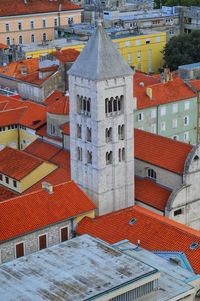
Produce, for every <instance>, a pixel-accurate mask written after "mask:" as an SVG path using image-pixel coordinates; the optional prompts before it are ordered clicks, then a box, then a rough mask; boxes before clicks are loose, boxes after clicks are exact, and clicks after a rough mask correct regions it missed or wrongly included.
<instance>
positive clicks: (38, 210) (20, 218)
mask: <svg viewBox="0 0 200 301" xmlns="http://www.w3.org/2000/svg"><path fill="white" fill-rule="evenodd" d="M94 209H95V205H94V204H93V203H92V201H90V199H89V198H88V197H87V196H86V194H84V192H83V191H82V190H81V189H80V188H78V186H77V185H76V184H75V183H74V182H72V181H71V182H68V183H64V184H59V185H57V186H54V187H53V193H52V194H49V193H48V192H47V191H45V190H44V189H41V190H39V191H36V192H32V193H29V194H25V195H22V196H19V197H17V198H14V199H12V200H7V201H4V202H1V203H0V241H5V240H8V239H12V238H15V237H17V236H19V235H23V234H25V233H28V232H31V231H35V230H38V229H41V228H44V227H47V226H49V225H52V224H54V223H58V222H61V221H63V220H66V219H69V218H72V217H75V216H77V215H80V214H83V213H86V212H88V211H91V210H94Z"/></svg>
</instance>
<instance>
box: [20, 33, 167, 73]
mask: <svg viewBox="0 0 200 301" xmlns="http://www.w3.org/2000/svg"><path fill="white" fill-rule="evenodd" d="M113 42H114V43H115V45H116V47H117V48H118V50H119V52H120V53H121V55H122V56H123V57H124V59H125V60H126V62H127V63H128V64H129V66H132V67H134V68H135V69H137V70H140V71H142V72H158V70H159V68H162V66H163V54H162V50H163V49H164V47H165V45H166V32H156V33H148V34H143V35H130V36H126V37H120V38H117V39H116V38H115V39H113ZM57 44H58V45H59V40H58V42H57ZM84 46H85V45H84V44H82V43H81V42H80V44H77V41H76V43H75V42H74V41H73V40H72V41H71V42H70V43H68V44H67V42H66V46H64V47H62V50H63V49H69V48H74V49H76V50H78V51H81V50H82V49H83V48H84ZM54 51H56V49H55V47H51V46H48V48H46V49H44V48H42V47H41V48H37V49H35V50H32V51H25V55H26V57H27V58H37V57H39V56H40V55H44V54H47V53H51V52H54Z"/></svg>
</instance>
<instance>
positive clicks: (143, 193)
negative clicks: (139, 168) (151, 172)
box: [135, 177, 172, 211]
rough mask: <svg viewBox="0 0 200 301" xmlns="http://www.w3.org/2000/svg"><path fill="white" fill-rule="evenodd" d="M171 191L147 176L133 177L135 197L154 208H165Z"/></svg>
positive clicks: (162, 209)
mask: <svg viewBox="0 0 200 301" xmlns="http://www.w3.org/2000/svg"><path fill="white" fill-rule="evenodd" d="M171 192H172V191H171V190H169V189H166V188H164V187H163V186H160V185H158V184H157V183H156V182H153V181H151V180H149V179H147V178H144V179H142V178H139V177H136V178H135V199H136V200H138V201H140V202H142V203H144V204H146V205H149V206H151V207H153V208H155V209H158V210H161V211H164V210H165V207H166V203H167V200H168V198H169V196H170V194H171Z"/></svg>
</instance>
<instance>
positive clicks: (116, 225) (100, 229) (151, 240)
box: [76, 205, 200, 274]
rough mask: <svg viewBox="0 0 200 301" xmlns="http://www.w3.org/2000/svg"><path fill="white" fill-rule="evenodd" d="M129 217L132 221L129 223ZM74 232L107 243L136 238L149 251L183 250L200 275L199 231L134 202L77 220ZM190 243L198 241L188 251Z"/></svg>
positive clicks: (132, 240) (135, 241) (131, 240)
mask: <svg viewBox="0 0 200 301" xmlns="http://www.w3.org/2000/svg"><path fill="white" fill-rule="evenodd" d="M133 218H135V219H136V222H135V223H134V224H132V225H130V224H129V222H130V220H131V219H133ZM76 231H77V233H79V234H85V233H87V234H90V235H92V236H94V237H98V238H100V239H103V240H105V241H107V242H108V243H111V244H113V243H116V242H118V241H121V240H124V239H128V240H129V241H130V242H132V243H134V244H137V241H138V240H140V242H141V247H142V248H144V249H147V250H150V251H153V250H159V251H181V252H184V253H185V254H186V256H187V258H188V260H189V261H190V264H191V266H192V267H193V269H194V271H195V272H196V273H197V274H200V260H199V258H200V232H199V231H196V230H193V229H191V228H189V227H187V226H185V225H182V224H179V223H177V222H174V221H172V220H170V219H168V218H166V217H164V216H161V215H158V214H156V213H154V212H152V211H150V210H147V209H144V208H141V207H139V206H137V205H136V206H133V207H130V208H126V209H124V210H120V211H116V212H113V213H109V214H106V215H103V216H100V217H97V218H95V219H94V220H92V219H90V218H87V217H86V218H84V219H83V220H82V221H81V222H80V223H79V225H78V227H77V229H76ZM193 242H198V243H199V246H198V247H197V248H196V249H195V250H190V245H191V244H192V243H193Z"/></svg>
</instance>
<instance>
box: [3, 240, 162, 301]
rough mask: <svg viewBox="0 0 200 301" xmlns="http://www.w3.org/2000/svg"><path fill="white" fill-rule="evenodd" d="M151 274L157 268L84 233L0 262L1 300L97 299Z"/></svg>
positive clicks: (156, 272)
mask: <svg viewBox="0 0 200 301" xmlns="http://www.w3.org/2000/svg"><path fill="white" fill-rule="evenodd" d="M152 275H154V278H156V279H157V278H158V277H159V273H158V271H157V269H155V268H153V267H151V266H149V265H148V264H146V263H143V262H142V261H140V260H138V259H136V258H132V257H130V256H127V255H126V254H123V253H122V252H120V251H119V250H116V249H114V248H112V247H111V246H109V245H108V244H106V243H104V242H102V241H100V240H98V239H95V238H92V237H90V236H89V235H83V236H81V237H77V238H74V239H71V240H69V241H66V242H63V243H61V244H59V245H55V246H53V247H50V248H48V249H45V250H42V251H40V252H37V253H34V254H31V255H28V256H25V257H21V258H19V259H16V260H14V261H12V262H8V263H5V264H2V265H0V284H1V285H0V300H1V301H11V300H17V301H22V300H26V301H36V300H37V301H42V300H52V301H53V300H55V301H59V300H62V301H63V300H65V301H68V300H69V301H72V300H73V301H78V300H79V301H81V300H95V299H96V298H99V297H100V296H101V295H103V294H104V293H107V292H110V291H113V290H116V289H119V288H120V287H126V285H131V284H132V283H136V282H137V281H138V280H140V279H143V278H144V277H146V278H147V279H148V277H151V276H152ZM149 281H150V280H149ZM130 289H131V288H130V287H129V290H130ZM104 300H107V299H104ZM148 300H149V299H148ZM154 300H155V299H154ZM159 300H161V299H160V298H159Z"/></svg>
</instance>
